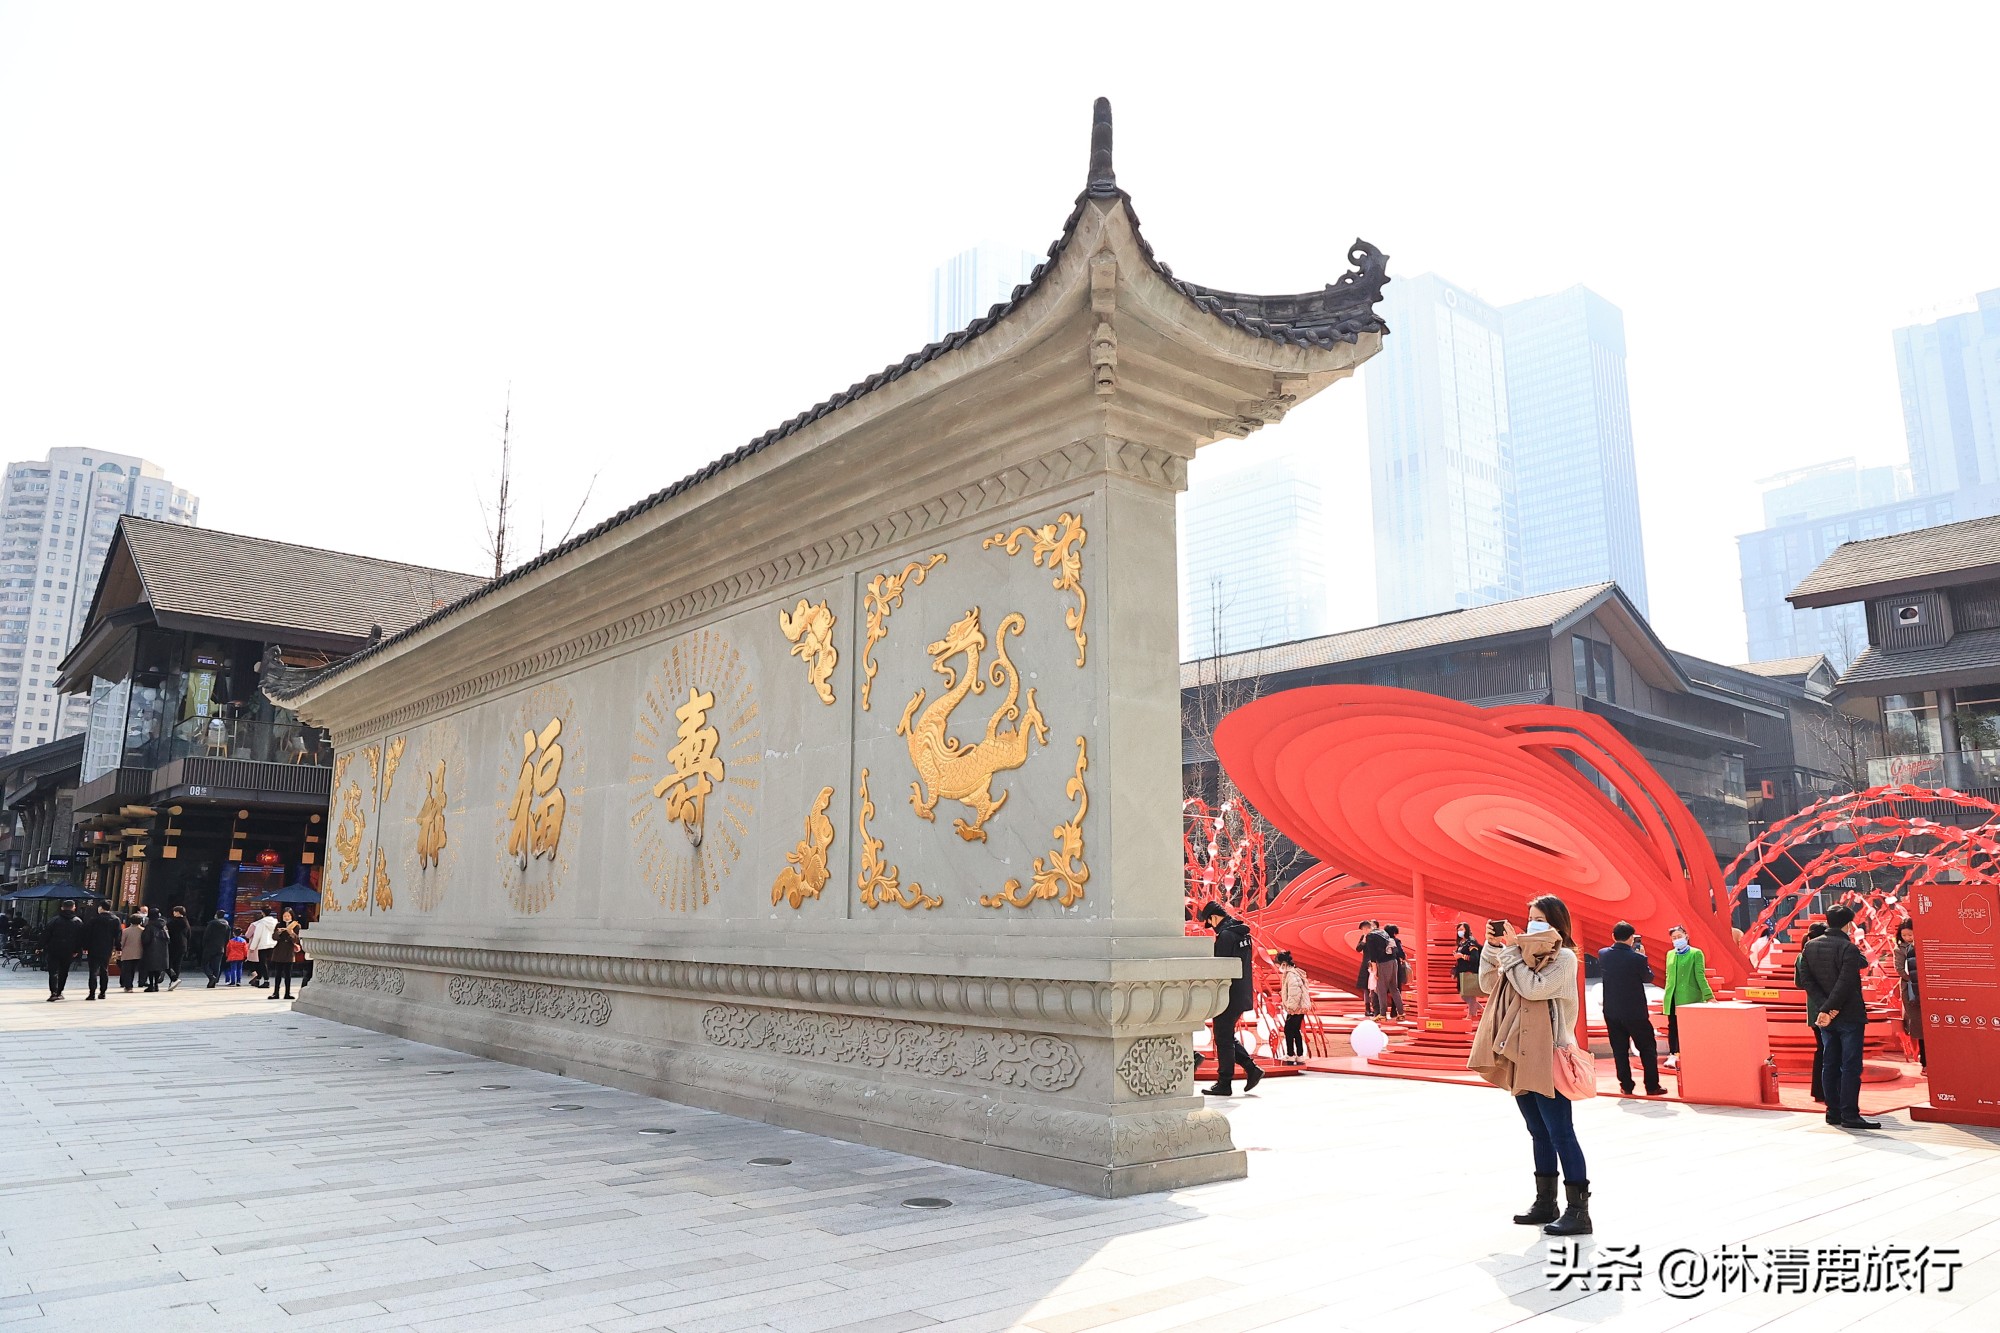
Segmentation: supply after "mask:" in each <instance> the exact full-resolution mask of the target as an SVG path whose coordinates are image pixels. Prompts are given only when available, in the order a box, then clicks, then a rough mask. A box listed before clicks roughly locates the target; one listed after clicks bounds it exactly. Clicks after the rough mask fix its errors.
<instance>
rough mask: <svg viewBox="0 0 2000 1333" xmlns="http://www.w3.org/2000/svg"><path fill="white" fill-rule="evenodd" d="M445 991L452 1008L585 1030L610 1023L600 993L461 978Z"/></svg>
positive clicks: (608, 1004)
mask: <svg viewBox="0 0 2000 1333" xmlns="http://www.w3.org/2000/svg"><path fill="white" fill-rule="evenodd" d="M447 989H448V990H449V991H450V993H451V1002H452V1003H453V1004H463V1005H470V1006H472V1007H474V1008H478V1009H492V1010H494V1011H496V1012H498V1013H503V1014H524V1015H526V1016H528V1017H530V1018H553V1019H557V1020H559V1021H561V1022H565V1023H575V1024H577V1025H578V1026H579V1027H587V1028H601V1027H603V1026H604V1025H605V1024H606V1023H607V1022H609V1021H610V1019H611V997H610V996H609V995H606V994H605V993H604V992H603V991H596V990H576V989H574V988H573V987H569V986H542V985H538V984H536V983H535V982H532V981H493V980H490V979H488V978H486V977H463V976H461V977H453V978H452V979H451V985H450V986H449V987H448V988H447Z"/></svg>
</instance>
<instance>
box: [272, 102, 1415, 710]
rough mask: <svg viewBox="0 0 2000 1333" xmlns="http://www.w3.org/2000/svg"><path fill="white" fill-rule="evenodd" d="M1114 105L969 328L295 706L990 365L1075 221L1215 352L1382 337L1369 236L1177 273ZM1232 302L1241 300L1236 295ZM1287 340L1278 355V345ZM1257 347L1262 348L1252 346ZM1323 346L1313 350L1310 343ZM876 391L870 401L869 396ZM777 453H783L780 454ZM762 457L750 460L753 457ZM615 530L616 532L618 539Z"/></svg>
mask: <svg viewBox="0 0 2000 1333" xmlns="http://www.w3.org/2000/svg"><path fill="white" fill-rule="evenodd" d="M1110 149H1111V125H1110V106H1109V104H1108V103H1107V102H1106V101H1105V100H1104V99H1102V98H1100V99H1098V103H1097V107H1096V111H1095V120H1094V124H1093V129H1092V152H1091V167H1090V176H1089V180H1088V182H1087V183H1086V186H1085V188H1084V191H1083V193H1082V194H1080V195H1079V196H1078V197H1077V200H1076V205H1075V207H1074V208H1073V209H1072V211H1071V212H1070V215H1069V217H1068V218H1067V219H1066V220H1065V222H1064V224H1063V228H1062V231H1061V233H1060V234H1059V235H1058V237H1057V239H1056V240H1055V242H1054V243H1053V244H1051V245H1050V247H1049V252H1048V258H1047V259H1046V260H1045V261H1044V262H1043V263H1042V264H1041V265H1039V266H1037V268H1036V269H1035V271H1034V272H1033V274H1031V275H1030V277H1029V280H1028V281H1027V282H1026V283H1023V284H1022V285H1021V286H1019V287H1017V288H1016V289H1015V290H1014V292H1013V294H1012V296H1011V297H1010V299H1009V300H1007V301H1005V302H1002V303H1000V304H999V305H996V306H994V307H993V308H992V309H991V310H989V311H988V312H987V313H986V314H985V315H983V316H981V317H980V318H978V319H976V320H974V321H972V323H971V324H969V325H967V326H966V327H965V328H964V329H962V330H959V331H958V332H956V333H954V334H952V335H951V336H950V337H948V338H945V339H941V340H940V341H938V342H936V343H932V344H930V345H929V346H927V347H925V348H923V349H922V350H920V351H918V352H914V353H912V354H910V355H909V356H907V357H905V358H903V360H901V361H899V362H897V363H895V364H893V365H890V366H888V367H887V368H885V369H884V370H882V371H880V372H877V373H876V374H875V375H873V376H870V377H869V378H868V379H866V380H863V381H861V382H859V383H857V384H855V385H853V386H850V387H849V388H848V389H847V390H844V391H843V392H841V393H838V394H835V395H833V396H832V397H830V398H828V399H826V400H824V401H822V402H821V403H819V404H818V405H816V406H815V407H813V408H811V409H809V410H808V411H806V412H803V413H800V414H799V415H798V416H795V417H793V418H791V419H790V420H789V421H786V422H785V423H783V424H781V425H780V426H777V427H775V428H773V429H772V430H770V431H767V432H765V433H764V434H763V435H761V436H759V437H758V438H756V439H754V440H752V441H750V442H749V443H748V444H745V445H743V446H741V447H739V448H738V449H736V450H734V451H732V452H731V453H729V454H726V455H724V456H723V457H721V458H719V459H717V460H715V461H714V462H711V463H710V464H708V465H707V466H706V467H703V468H701V469H699V470H697V471H695V472H693V473H690V474H689V475H687V476H685V477H683V478H682V479H681V480H679V481H677V482H674V483H673V484H671V485H669V486H667V487H664V488H662V489H661V490H659V491H656V492H654V493H653V494H652V495H650V496H648V497H646V498H645V499H643V500H641V501H639V502H638V503H636V504H634V505H631V506H628V507H627V508H626V509H624V510H621V511H620V512H619V513H617V514H615V515H613V516H612V517H610V518H608V519H606V520H604V521H603V522H601V523H599V524H597V525H596V526H594V527H592V528H591V529H589V530H588V531H586V532H584V533H581V534H579V535H578V536H576V537H574V538H572V539H571V540H570V541H568V542H565V543H563V544H562V545H560V546H557V547H555V548H554V549H552V550H550V551H548V552H546V553H545V554H543V555H541V556H538V557H537V558H536V559H534V560H531V561H529V562H527V563H525V564H523V565H521V566H518V567H516V568H515V569H513V570H510V571H508V572H507V573H505V574H503V575H501V576H500V577H499V578H496V579H494V580H492V581H491V582H489V583H486V584H484V585H482V586H481V587H479V588H477V589H474V590H473V591H472V592H470V593H468V594H467V595H465V596H464V597H462V598H459V599H458V600H457V601H455V602H453V603H451V604H450V605H448V606H445V607H443V608H440V609H439V610H438V611H436V612H433V613H432V614H431V615H429V616H427V617H425V618H424V619H422V620H420V621H418V622H417V623H415V624H414V625H411V626H409V627H408V628H406V629H404V630H402V631H400V632H398V633H396V634H392V635H389V636H388V637H386V638H384V639H383V640H381V641H380V642H378V643H376V644H373V645H370V646H369V647H366V648H364V649H362V650H361V651H360V652H358V653H355V654H354V655H353V656H351V657H348V658H347V659H345V660H343V661H341V662H338V663H335V664H334V665H332V666H330V667H328V668H327V669H326V670H325V671H322V672H320V673H319V674H318V675H316V676H314V677H313V678H311V679H310V680H307V681H305V682H303V683H302V684H301V686H300V687H299V689H298V690H297V691H296V692H294V693H292V694H289V695H286V696H283V701H284V702H285V703H286V704H288V705H289V706H292V707H294V708H302V707H308V706H310V705H311V704H313V703H315V702H317V701H319V700H321V699H322V698H323V697H324V696H325V695H326V693H327V692H328V691H329V689H331V688H333V687H334V686H335V685H337V684H338V683H339V682H340V681H341V680H343V679H347V678H352V676H353V673H354V672H355V671H357V670H359V669H361V668H363V667H365V666H367V665H368V664H369V663H371V662H373V661H376V660H381V659H392V658H397V657H401V656H404V655H406V654H407V653H408V652H410V651H412V650H413V649H415V648H417V647H419V646H421V645H423V644H426V643H429V642H432V641H434V640H435V639H437V638H438V637H440V636H441V634H443V633H444V632H447V631H448V630H449V629H450V628H452V627H454V626H456V625H459V624H462V623H464V622H465V620H466V619H467V613H468V612H470V611H471V610H473V609H474V608H483V607H485V606H498V605H504V604H505V603H507V602H509V601H513V600H515V599H517V598H519V597H522V596H526V595H528V594H530V593H532V592H533V591H535V590H537V589H539V588H542V587H545V586H547V584H548V583H549V582H551V581H553V580H554V579H555V578H558V577H561V576H562V575H564V574H566V573H568V572H570V571H572V570H575V569H579V568H582V567H584V566H586V565H588V564H589V563H591V562H593V561H595V560H597V559H600V558H602V557H604V556H607V555H609V554H611V553H613V552H615V551H616V550H619V549H621V548H622V547H624V546H625V545H627V544H629V542H631V541H632V540H636V539H637V538H639V537H641V536H644V535H646V534H648V533H650V532H652V531H655V530H657V529H658V528H659V527H660V526H662V525H663V524H665V523H668V522H672V521H674V520H675V519H677V518H679V517H681V516H683V515H684V514H686V513H688V512H690V511H691V510H692V509H694V508H696V507H698V506H699V505H700V504H702V503H705V502H706V501H707V500H708V499H709V498H711V496H713V495H714V494H716V491H715V485H716V483H717V482H718V481H719V479H720V478H722V476H723V475H724V474H725V473H735V474H736V475H733V476H731V477H730V478H729V480H730V482H731V483H741V482H743V481H745V480H750V479H754V477H755V476H756V475H762V474H764V473H767V472H769V471H771V470H773V469H775V468H776V467H780V466H783V465H784V464H785V463H788V462H791V461H795V460H796V459H797V458H799V457H801V456H803V455H804V454H806V453H809V452H811V451H812V450H814V449H816V448H818V447H822V446H824V445H825V444H827V443H828V442H829V441H830V440H832V439H834V438H838V437H839V436H841V435H844V434H847V433H848V432H849V431H850V430H852V429H856V428H858V427H860V426H861V425H863V424H865V422H864V421H863V420H862V419H860V417H858V416H857V412H858V411H859V410H860V409H861V407H862V405H864V404H866V405H867V406H868V407H872V408H876V409H880V410H889V411H893V410H895V409H896V408H897V407H899V406H903V405H907V404H908V403H910V402H912V401H915V400H920V399H922V398H926V397H929V396H930V395H931V394H933V393H936V392H938V391H940V390H942V389H944V388H946V387H949V386H952V385H954V384H958V383H961V382H963V381H964V380H966V379H969V378H970V377H972V376H974V375H977V374H980V373H982V372H984V371H987V370H988V369H989V368H990V367H991V366H992V365H993V362H991V361H983V360H981V359H979V357H978V352H979V350H981V349H980V347H979V344H980V343H981V342H982V341H983V340H987V339H990V337H991V335H992V333H993V331H994V330H995V329H997V328H1000V327H1001V326H1002V325H1004V324H1009V323H1013V322H1018V321H1020V320H1022V319H1025V318H1030V317H1031V316H1034V315H1036V313H1037V312H1035V311H1034V309H1033V308H1034V307H1035V306H1036V305H1037V304H1038V303H1039V304H1040V305H1041V307H1042V308H1041V309H1040V311H1039V312H1038V317H1039V318H1041V319H1044V320H1050V319H1053V318H1057V317H1060V315H1061V314H1063V313H1064V311H1063V310H1062V309H1061V308H1060V306H1061V305H1062V303H1061V302H1057V301H1050V300H1047V299H1046V298H1048V297H1049V296H1050V295H1051V294H1052V293H1054V294H1059V295H1064V296H1069V297H1075V296H1077V295H1078V293H1079V291H1080V290H1082V289H1087V287H1088V285H1089V281H1090V279H1089V274H1088V272H1087V268H1086V260H1085V257H1082V256H1081V255H1080V253H1079V247H1077V246H1076V245H1075V241H1076V238H1077V236H1078V235H1079V233H1080V232H1082V231H1084V230H1086V229H1087V230H1089V231H1090V232H1092V233H1093V234H1094V235H1101V236H1103V237H1105V238H1106V239H1107V240H1108V241H1110V242H1111V243H1112V244H1113V245H1114V246H1115V247H1118V248H1123V247H1122V245H1121V244H1120V237H1121V234H1122V235H1123V236H1127V237H1129V243H1130V246H1131V247H1132V250H1133V251H1134V253H1133V255H1132V257H1133V258H1136V259H1137V260H1138V261H1139V262H1140V265H1141V266H1142V267H1143V268H1144V270H1145V271H1146V272H1148V273H1150V274H1151V275H1152V276H1153V277H1155V278H1156V279H1157V280H1158V281H1159V282H1160V283H1162V284H1164V285H1165V286H1166V287H1167V288H1169V289H1171V290H1172V291H1173V292H1174V293H1176V294H1177V296H1178V298H1179V301H1180V303H1181V304H1182V305H1183V307H1184V308H1183V309H1182V311H1181V312H1180V315H1181V318H1179V319H1177V320H1175V323H1176V325H1177V326H1178V327H1179V328H1180V329H1181V330H1182V331H1187V332H1192V331H1196V330H1200V331H1202V332H1201V333H1199V334H1197V336H1200V337H1201V338H1202V341H1204V342H1205V343H1208V344H1209V345H1210V346H1211V348H1212V350H1213V351H1215V352H1216V353H1217V354H1219V355H1221V356H1223V357H1225V358H1227V359H1231V360H1243V359H1245V358H1246V355H1247V356H1248V359H1251V360H1253V361H1254V362H1255V363H1256V364H1259V365H1264V366H1269V365H1270V364H1271V363H1272V361H1273V359H1275V360H1277V361H1280V362H1283V363H1284V364H1285V367H1286V368H1287V369H1290V370H1292V371H1293V372H1294V373H1309V372H1310V371H1311V370H1312V369H1313V365H1312V363H1313V362H1315V361H1318V360H1321V359H1324V360H1325V361H1326V362H1327V365H1326V366H1325V367H1324V368H1323V369H1324V370H1325V371H1326V373H1327V375H1328V376H1329V377H1331V376H1333V375H1337V374H1344V373H1347V369H1348V368H1349V367H1347V366H1344V365H1336V364H1335V362H1336V361H1344V360H1346V359H1347V358H1348V356H1349V353H1346V352H1341V353H1338V354H1337V355H1333V353H1334V352H1335V349H1336V348H1341V347H1352V346H1354V345H1355V344H1357V343H1358V342H1359V340H1360V339H1361V338H1362V337H1364V336H1368V335H1374V336H1376V337H1378V338H1379V337H1380V335H1382V334H1384V333H1386V332H1387V330H1388V326H1387V325H1386V323H1384V322H1383V321H1382V320H1381V318H1380V317H1379V316H1377V315H1376V314H1375V313H1374V305H1375V303H1376V302H1377V301H1378V300H1379V299H1380V296H1381V289H1382V287H1383V286H1384V285H1385V284H1386V283H1387V282H1388V275H1387V271H1386V264H1387V256H1386V255H1384V254H1383V253H1382V252H1381V251H1379V250H1377V249H1375V248H1374V247H1373V246H1370V245H1368V244H1367V243H1366V242H1362V241H1358V240H1357V241H1356V242H1355V243H1354V245H1353V246H1351V247H1349V250H1348V257H1349V259H1350V261H1351V262H1353V263H1355V264H1357V265H1358V267H1357V268H1356V269H1355V270H1353V271H1350V272H1348V273H1346V274H1343V275H1342V277H1341V278H1340V279H1339V281H1337V282H1335V283H1330V284H1328V285H1327V286H1326V287H1325V288H1324V289H1323V291H1322V292H1320V293H1305V294H1301V295H1292V296H1274V297H1260V296H1252V295H1248V294H1241V293H1230V292H1223V291H1221V290H1219V289H1213V288H1206V287H1201V286H1198V285H1196V284H1192V283H1187V282H1185V281H1183V280H1181V279H1178V278H1176V277H1175V276H1174V275H1173V272H1172V270H1171V269H1169V268H1168V267H1167V266H1166V265H1165V264H1164V263H1163V262H1161V261H1160V260H1159V259H1158V258H1157V256H1155V255H1154V253H1153V250H1152V247H1151V246H1150V245H1149V244H1148V243H1147V242H1146V240H1145V237H1144V235H1143V234H1142V233H1141V232H1140V230H1139V221H1138V216H1137V213H1136V212H1135V211H1134V210H1133V208H1132V201H1131V197H1130V196H1129V195H1128V194H1126V192H1125V191H1124V190H1122V189H1120V188H1119V187H1118V186H1117V184H1116V177H1115V175H1114V174H1113V172H1112V169H1111V153H1110ZM1119 212H1122V213H1123V214H1124V217H1125V220H1126V223H1127V226H1126V227H1124V228H1117V227H1111V226H1104V225H1101V226H1097V227H1090V228H1086V227H1085V223H1086V222H1087V221H1088V220H1089V219H1091V218H1092V217H1093V216H1095V217H1096V218H1098V219H1099V220H1100V221H1101V222H1103V221H1108V219H1109V218H1110V216H1111V215H1113V214H1115V213H1119ZM1232 303H1234V304H1232ZM1282 311H1291V312H1292V313H1293V314H1295V315H1297V314H1303V315H1306V316H1310V317H1311V319H1310V322H1306V321H1299V322H1293V323H1285V322H1283V321H1282V320H1281V319H1279V318H1278V317H1277V316H1278V315H1279V313H1280V312H1282ZM1279 348H1283V349H1286V352H1285V353H1284V354H1282V355H1279V356H1277V357H1276V358H1272V357H1271V356H1270V353H1272V352H1275V351H1276V350H1277V349H1279ZM1259 352H1261V353H1262V355H1258V354H1256V353H1259ZM1315 352H1317V353H1322V354H1328V355H1324V356H1323V357H1315V356H1314V355H1313V354H1314V353H1315ZM871 400H872V401H871ZM774 450H775V451H776V453H775V456H769V455H772V453H773V451H774ZM753 463H754V464H755V465H754V466H748V467H746V465H751V464H753ZM614 539H615V540H614Z"/></svg>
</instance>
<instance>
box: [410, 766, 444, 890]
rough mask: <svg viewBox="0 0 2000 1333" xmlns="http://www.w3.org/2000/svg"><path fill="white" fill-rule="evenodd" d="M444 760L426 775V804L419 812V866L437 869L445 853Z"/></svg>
mask: <svg viewBox="0 0 2000 1333" xmlns="http://www.w3.org/2000/svg"><path fill="white" fill-rule="evenodd" d="M444 806H445V794H444V760H442V759H440V760H438V761H437V770H436V771H435V772H432V773H426V774H424V803H423V805H422V806H421V807H420V808H419V809H418V810H417V865H418V867H419V868H422V867H425V866H429V867H433V868H435V867H436V865H437V863H438V857H439V856H440V855H442V854H443V852H444V843H445V833H444Z"/></svg>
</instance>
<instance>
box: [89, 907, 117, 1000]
mask: <svg viewBox="0 0 2000 1333" xmlns="http://www.w3.org/2000/svg"><path fill="white" fill-rule="evenodd" d="M124 935H125V925H124V923H123V922H121V921H120V920H119V919H118V914H117V913H116V912H114V911H112V910H111V907H110V904H108V903H99V904H98V905H97V910H96V911H95V912H94V913H92V914H91V917H90V920H88V921H86V922H84V923H83V952H84V956H85V957H86V958H88V959H89V960H90V995H89V996H88V997H87V998H89V999H92V1000H101V999H103V998H104V997H105V996H107V995H109V994H110V993H111V960H112V959H113V958H115V957H117V955H118V942H119V941H120V940H121V939H123V938H124Z"/></svg>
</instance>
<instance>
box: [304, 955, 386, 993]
mask: <svg viewBox="0 0 2000 1333" xmlns="http://www.w3.org/2000/svg"><path fill="white" fill-rule="evenodd" d="M314 975H315V977H316V978H317V979H318V980H319V982H320V983H321V984H322V985H327V986H351V987H353V988H354V989H356V990H372V991H380V992H382V994H384V995H401V994H402V993H403V974H402V973H401V972H400V971H398V970H397V969H395V968H393V967H370V966H368V965H367V964H366V963H327V964H325V965H324V966H322V967H320V968H318V969H316V970H315V973H314Z"/></svg>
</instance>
